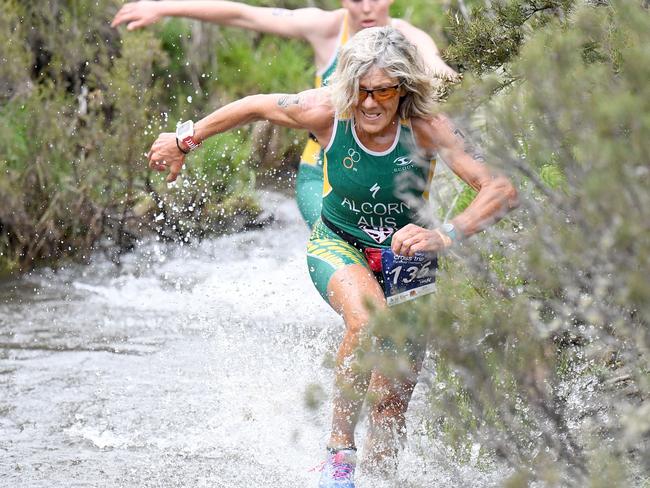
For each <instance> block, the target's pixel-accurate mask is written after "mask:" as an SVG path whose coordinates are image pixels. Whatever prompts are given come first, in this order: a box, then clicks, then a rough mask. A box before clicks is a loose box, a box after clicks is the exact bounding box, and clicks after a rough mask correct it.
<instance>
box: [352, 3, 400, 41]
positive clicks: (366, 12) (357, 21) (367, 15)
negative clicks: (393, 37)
mask: <svg viewBox="0 0 650 488" xmlns="http://www.w3.org/2000/svg"><path fill="white" fill-rule="evenodd" d="M391 3H393V0H342V1H341V5H342V6H343V8H344V9H346V10H347V11H348V16H349V17H348V20H349V23H350V27H351V29H352V32H353V33H354V32H358V31H360V30H361V29H366V28H368V27H381V26H384V25H388V23H389V22H390V16H389V15H388V8H389V7H390V4H391Z"/></svg>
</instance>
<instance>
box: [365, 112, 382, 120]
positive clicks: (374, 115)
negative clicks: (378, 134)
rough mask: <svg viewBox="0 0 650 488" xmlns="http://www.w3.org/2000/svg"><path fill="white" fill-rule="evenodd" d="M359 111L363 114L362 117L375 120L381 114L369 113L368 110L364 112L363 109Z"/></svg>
mask: <svg viewBox="0 0 650 488" xmlns="http://www.w3.org/2000/svg"><path fill="white" fill-rule="evenodd" d="M361 113H362V114H363V116H364V118H366V119H368V120H377V119H378V118H379V117H381V114H371V113H368V112H364V111H363V110H362V111H361Z"/></svg>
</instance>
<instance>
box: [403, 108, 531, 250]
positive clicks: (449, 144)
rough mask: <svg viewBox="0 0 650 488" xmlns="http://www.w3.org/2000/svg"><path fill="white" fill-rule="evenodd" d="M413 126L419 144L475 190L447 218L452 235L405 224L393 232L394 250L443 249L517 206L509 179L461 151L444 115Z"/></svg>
mask: <svg viewBox="0 0 650 488" xmlns="http://www.w3.org/2000/svg"><path fill="white" fill-rule="evenodd" d="M414 129H415V133H416V137H417V140H418V143H419V145H421V146H422V147H423V149H425V150H427V151H429V152H434V151H437V152H438V154H439V155H440V157H441V158H442V159H443V160H444V161H445V163H446V164H447V165H448V166H449V167H450V168H451V170H452V171H453V172H454V173H455V174H456V175H457V176H458V177H459V178H461V179H462V180H463V181H464V182H465V183H467V184H468V185H469V186H471V187H472V188H473V189H474V190H476V191H477V194H476V196H475V197H474V200H472V202H471V203H470V204H469V206H468V207H467V208H466V209H465V210H463V211H462V212H461V213H460V214H458V215H457V216H455V217H454V218H453V219H452V220H451V222H450V223H451V224H452V225H453V234H454V235H450V234H449V231H448V230H443V229H441V228H437V229H433V230H429V229H424V228H422V227H419V226H416V225H414V224H409V225H407V226H406V227H404V228H402V229H400V230H399V231H398V232H397V233H395V236H393V245H392V249H393V251H394V252H396V253H398V254H402V255H406V256H410V255H413V254H414V253H415V252H417V251H438V250H441V249H444V248H446V247H449V246H451V245H452V244H453V243H454V241H455V240H457V239H462V238H465V237H469V236H471V235H472V234H476V233H477V232H480V231H481V230H483V229H485V228H486V227H488V226H489V225H491V224H493V223H495V222H497V221H498V220H499V219H501V218H502V217H503V216H504V215H505V214H506V213H507V212H509V211H510V210H512V209H514V208H516V207H517V206H518V204H519V203H518V197H517V190H516V189H515V187H514V186H513V184H512V183H511V182H510V180H508V178H506V177H505V176H503V175H498V174H495V173H494V172H492V171H490V169H489V168H488V167H487V166H486V165H485V163H482V162H480V161H477V160H476V159H474V158H473V157H472V156H470V155H469V154H468V153H467V152H466V151H465V147H464V140H463V138H462V135H461V134H460V132H459V131H457V130H456V129H455V128H454V126H453V124H452V123H451V121H450V120H449V119H448V118H447V117H445V116H443V115H438V116H436V117H434V118H433V119H429V120H422V119H420V120H417V122H416V123H414Z"/></svg>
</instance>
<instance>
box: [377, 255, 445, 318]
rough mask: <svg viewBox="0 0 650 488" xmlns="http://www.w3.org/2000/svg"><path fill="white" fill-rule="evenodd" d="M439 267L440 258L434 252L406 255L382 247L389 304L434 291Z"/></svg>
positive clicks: (382, 265) (385, 289) (382, 260)
mask: <svg viewBox="0 0 650 488" xmlns="http://www.w3.org/2000/svg"><path fill="white" fill-rule="evenodd" d="M437 267H438V259H437V258H436V256H435V255H432V254H424V253H415V256H411V257H406V256H399V255H397V254H395V253H393V251H391V250H390V249H382V250H381V272H382V275H383V278H384V294H385V295H386V301H387V302H388V306H389V307H392V306H393V305H397V304H398V303H402V302H406V301H408V300H413V299H414V298H417V297H420V296H422V295H427V294H429V293H432V292H434V291H435V289H436V284H435V280H436V278H435V272H436V268H437Z"/></svg>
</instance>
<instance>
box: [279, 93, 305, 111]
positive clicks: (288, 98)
mask: <svg viewBox="0 0 650 488" xmlns="http://www.w3.org/2000/svg"><path fill="white" fill-rule="evenodd" d="M300 101H301V100H300V96H299V95H282V96H281V97H280V98H279V99H278V106H279V107H282V108H287V107H289V106H290V105H300Z"/></svg>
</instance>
